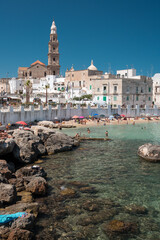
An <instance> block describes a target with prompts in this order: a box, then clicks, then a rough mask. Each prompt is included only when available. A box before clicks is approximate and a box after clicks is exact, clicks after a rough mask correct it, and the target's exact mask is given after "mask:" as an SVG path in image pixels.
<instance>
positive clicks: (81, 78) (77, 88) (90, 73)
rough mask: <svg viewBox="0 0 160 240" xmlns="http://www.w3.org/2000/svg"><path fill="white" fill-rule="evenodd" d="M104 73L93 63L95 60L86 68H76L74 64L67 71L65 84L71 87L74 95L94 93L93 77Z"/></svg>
mask: <svg viewBox="0 0 160 240" xmlns="http://www.w3.org/2000/svg"><path fill="white" fill-rule="evenodd" d="M102 74H103V72H102V71H99V70H97V68H96V67H95V66H94V65H93V60H92V61H91V65H90V66H89V67H88V68H87V69H84V70H77V71H76V70H74V68H73V66H72V67H71V69H70V70H68V69H67V71H66V73H65V86H66V87H67V88H69V90H70V92H71V95H72V97H74V96H79V95H81V93H82V92H83V94H91V93H92V84H91V78H93V77H98V76H101V75H102Z"/></svg>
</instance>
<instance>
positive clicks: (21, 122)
mask: <svg viewBox="0 0 160 240" xmlns="http://www.w3.org/2000/svg"><path fill="white" fill-rule="evenodd" d="M16 124H19V125H25V126H26V125H27V123H25V122H24V121H19V122H16Z"/></svg>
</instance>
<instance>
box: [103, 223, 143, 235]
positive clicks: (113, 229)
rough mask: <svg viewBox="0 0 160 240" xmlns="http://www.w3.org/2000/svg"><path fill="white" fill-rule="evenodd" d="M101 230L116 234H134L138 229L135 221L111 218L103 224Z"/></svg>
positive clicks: (108, 233)
mask: <svg viewBox="0 0 160 240" xmlns="http://www.w3.org/2000/svg"><path fill="white" fill-rule="evenodd" d="M102 228H103V231H104V232H105V233H106V234H107V235H109V236H112V235H118V236H120V235H121V234H122V235H123V234H133V233H134V234H136V233H138V231H139V229H138V226H137V224H136V223H131V222H124V221H120V220H112V221H110V222H109V223H107V224H103V227H102Z"/></svg>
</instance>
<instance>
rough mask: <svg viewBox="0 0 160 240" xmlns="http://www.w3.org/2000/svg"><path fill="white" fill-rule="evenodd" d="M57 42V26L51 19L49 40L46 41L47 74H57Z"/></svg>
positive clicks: (58, 70) (58, 71)
mask: <svg viewBox="0 0 160 240" xmlns="http://www.w3.org/2000/svg"><path fill="white" fill-rule="evenodd" d="M58 47H59V42H58V39H57V28H56V25H55V22H54V20H53V22H52V26H51V33H50V41H49V43H48V66H47V68H48V73H49V75H59V74H60V65H59V48H58Z"/></svg>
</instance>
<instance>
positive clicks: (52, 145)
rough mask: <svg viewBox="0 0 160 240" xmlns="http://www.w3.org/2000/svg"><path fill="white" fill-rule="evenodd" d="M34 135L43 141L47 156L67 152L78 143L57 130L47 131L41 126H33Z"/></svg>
mask: <svg viewBox="0 0 160 240" xmlns="http://www.w3.org/2000/svg"><path fill="white" fill-rule="evenodd" d="M32 130H33V131H34V134H35V135H36V136H38V137H39V138H40V139H41V141H43V143H44V146H45V148H46V150H47V153H48V154H53V153H56V152H62V151H68V150H71V149H72V148H73V147H76V146H78V145H79V142H78V141H77V140H76V139H74V138H72V137H70V136H68V135H66V134H64V133H60V132H59V131H57V130H53V129H48V128H46V127H41V126H33V127H32Z"/></svg>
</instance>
